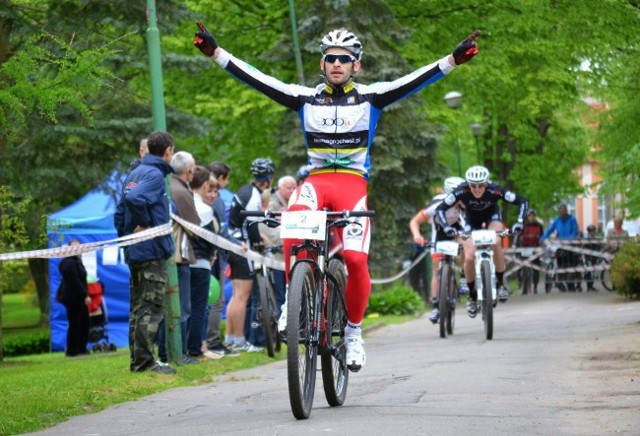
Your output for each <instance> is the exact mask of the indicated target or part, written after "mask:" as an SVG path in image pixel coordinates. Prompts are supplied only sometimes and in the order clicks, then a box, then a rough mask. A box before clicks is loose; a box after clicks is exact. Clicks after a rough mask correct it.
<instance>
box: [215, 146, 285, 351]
mask: <svg viewBox="0 0 640 436" xmlns="http://www.w3.org/2000/svg"><path fill="white" fill-rule="evenodd" d="M275 171H276V167H275V165H274V164H273V162H272V161H271V159H268V158H258V159H255V160H254V161H253V162H252V163H251V174H252V175H253V181H252V182H251V183H249V184H246V185H244V186H243V187H241V188H240V189H238V191H237V192H236V194H235V195H234V196H233V200H232V202H231V208H230V209H229V233H230V234H231V235H232V236H233V237H234V238H236V239H238V240H239V241H241V242H243V245H244V246H245V247H247V246H250V245H251V244H257V243H261V242H262V238H261V236H260V232H259V231H258V226H257V225H252V226H250V225H248V224H249V223H250V222H251V221H252V220H253V221H255V220H257V218H253V217H244V216H242V215H240V212H241V211H243V210H247V211H259V210H261V209H262V191H264V190H265V189H269V188H270V187H271V181H272V180H273V173H275ZM227 261H228V262H229V267H230V269H231V283H232V285H233V294H232V296H231V299H230V300H229V304H228V305H227V329H226V330H227V335H226V337H225V343H226V346H227V347H229V348H231V349H232V350H237V351H254V349H255V348H256V347H257V346H259V345H260V344H248V343H247V342H246V340H245V334H244V332H245V320H246V315H247V302H248V301H249V298H250V297H251V290H252V288H253V280H254V278H255V275H256V273H255V271H254V269H253V262H251V261H250V260H249V259H247V258H245V257H243V256H240V255H239V254H236V253H233V252H230V253H229V258H228V260H227ZM252 346H253V347H252ZM255 351H258V350H257V349H256V350H255Z"/></svg>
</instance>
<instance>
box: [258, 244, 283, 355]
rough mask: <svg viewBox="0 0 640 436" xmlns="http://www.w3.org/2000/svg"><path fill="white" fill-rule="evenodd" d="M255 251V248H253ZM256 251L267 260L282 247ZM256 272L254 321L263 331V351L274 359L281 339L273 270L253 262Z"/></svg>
mask: <svg viewBox="0 0 640 436" xmlns="http://www.w3.org/2000/svg"><path fill="white" fill-rule="evenodd" d="M254 249H255V247H254ZM258 251H260V252H261V253H262V255H263V256H265V257H267V258H273V255H274V254H275V253H278V252H281V251H282V245H272V246H269V247H266V248H260V249H259V250H258ZM254 268H255V270H256V285H257V286H258V304H257V310H256V320H255V322H257V323H259V325H261V326H262V330H263V331H264V339H265V349H266V350H267V354H268V355H269V357H274V356H275V353H277V352H279V351H280V349H281V344H282V337H281V336H280V334H279V333H278V318H279V317H280V305H279V304H278V298H277V295H276V287H275V282H274V279H273V270H272V269H271V268H269V267H268V266H267V265H266V264H265V263H258V262H254Z"/></svg>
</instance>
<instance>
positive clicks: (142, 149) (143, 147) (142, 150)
mask: <svg viewBox="0 0 640 436" xmlns="http://www.w3.org/2000/svg"><path fill="white" fill-rule="evenodd" d="M147 153H149V146H148V145H147V138H142V139H141V140H140V144H139V145H138V155H139V156H140V158H138V159H134V160H133V161H131V164H130V165H129V170H128V171H127V172H131V171H132V170H133V169H134V168H135V167H137V166H138V165H140V162H142V158H143V156H144V155H145V154H147Z"/></svg>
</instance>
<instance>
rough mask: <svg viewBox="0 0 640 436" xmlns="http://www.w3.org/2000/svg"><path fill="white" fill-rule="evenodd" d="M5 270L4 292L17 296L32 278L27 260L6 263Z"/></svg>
mask: <svg viewBox="0 0 640 436" xmlns="http://www.w3.org/2000/svg"><path fill="white" fill-rule="evenodd" d="M3 269H4V271H3V277H4V283H3V284H2V285H3V287H2V292H3V293H5V294H17V293H18V292H20V290H21V289H22V288H23V286H24V285H25V283H27V281H28V280H29V278H30V277H31V273H30V272H29V263H28V262H27V261H26V260H15V261H8V262H4V265H3Z"/></svg>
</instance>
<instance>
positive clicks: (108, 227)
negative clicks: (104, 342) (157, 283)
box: [47, 173, 129, 351]
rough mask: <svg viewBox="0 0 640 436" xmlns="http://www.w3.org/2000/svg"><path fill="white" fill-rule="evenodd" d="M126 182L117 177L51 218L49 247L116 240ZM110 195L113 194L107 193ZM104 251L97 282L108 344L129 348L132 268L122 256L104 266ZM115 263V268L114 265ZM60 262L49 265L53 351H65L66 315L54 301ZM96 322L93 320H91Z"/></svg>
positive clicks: (99, 257) (99, 254) (98, 257)
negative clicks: (116, 220)
mask: <svg viewBox="0 0 640 436" xmlns="http://www.w3.org/2000/svg"><path fill="white" fill-rule="evenodd" d="M123 180H124V179H123V178H120V177H117V174H116V173H114V174H113V175H112V176H111V177H110V178H109V179H108V180H107V181H106V182H105V183H104V184H103V185H101V186H99V187H98V188H96V189H94V190H93V191H91V192H89V193H87V194H86V195H85V196H84V197H82V198H80V199H79V200H78V201H76V202H75V203H73V204H71V205H69V206H67V207H65V208H64V209H62V210H59V211H58V212H55V213H53V214H51V215H49V217H48V219H47V236H48V240H49V247H60V246H62V245H67V244H68V243H69V241H71V240H73V239H77V240H78V241H80V243H81V244H83V243H87V242H95V241H103V240H108V239H115V238H117V234H116V229H115V227H114V225H113V214H114V213H115V209H116V201H117V200H116V198H115V195H114V194H112V193H110V192H114V193H119V192H120V191H121V186H122V182H123ZM107 191H110V192H107ZM103 254H104V253H103V251H102V250H100V251H98V252H96V263H97V279H98V280H100V281H101V282H102V283H103V284H104V303H105V304H104V307H105V309H106V312H107V313H106V315H107V316H106V320H105V321H106V323H100V324H103V325H105V326H106V328H107V333H106V334H107V335H108V337H109V342H110V343H113V344H115V345H116V346H118V347H128V345H129V268H128V267H127V265H126V264H125V263H124V260H123V258H122V256H121V255H118V257H117V259H116V262H110V261H108V262H107V263H108V264H107V265H105V264H104V263H105V262H104V259H103ZM111 263H115V264H111ZM59 264H60V259H51V261H50V262H49V294H50V297H49V298H50V306H51V313H50V326H51V349H52V351H63V350H64V348H65V346H66V334H67V325H68V322H67V315H66V310H65V308H64V306H63V305H62V304H60V303H58V302H57V301H55V294H56V290H57V289H58V286H59V284H60V280H61V277H60V272H59V271H58V265H59ZM92 321H93V320H92Z"/></svg>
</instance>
